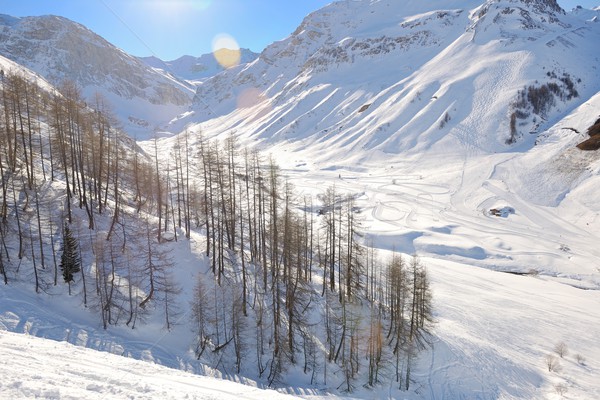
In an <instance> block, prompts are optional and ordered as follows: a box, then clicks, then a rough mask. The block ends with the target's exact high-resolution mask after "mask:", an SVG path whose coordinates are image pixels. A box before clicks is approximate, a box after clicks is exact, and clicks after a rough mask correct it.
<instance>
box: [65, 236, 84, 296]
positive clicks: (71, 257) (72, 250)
mask: <svg viewBox="0 0 600 400" xmlns="http://www.w3.org/2000/svg"><path fill="white" fill-rule="evenodd" d="M60 270H61V272H62V275H63V278H64V280H65V283H67V284H69V295H71V282H73V280H74V279H73V275H74V274H76V273H77V272H79V271H80V270H81V255H80V254H79V246H78V244H77V239H75V237H74V236H73V233H72V232H71V230H70V229H69V226H68V225H67V224H65V229H64V233H63V245H62V256H61V258H60Z"/></svg>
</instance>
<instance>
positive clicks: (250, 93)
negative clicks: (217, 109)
mask: <svg viewBox="0 0 600 400" xmlns="http://www.w3.org/2000/svg"><path fill="white" fill-rule="evenodd" d="M265 99H266V97H265V96H264V95H263V93H262V92H261V91H260V90H258V89H256V88H249V89H244V90H243V91H242V93H240V94H239V96H238V98H237V108H250V107H254V106H255V105H257V104H260V103H262V102H263V101H264V100H265Z"/></svg>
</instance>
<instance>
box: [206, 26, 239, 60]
mask: <svg viewBox="0 0 600 400" xmlns="http://www.w3.org/2000/svg"><path fill="white" fill-rule="evenodd" d="M212 49H213V56H214V57H215V59H216V60H217V62H218V63H219V64H220V65H221V66H222V67H223V68H231V67H235V66H236V65H238V64H239V63H240V60H241V59H242V53H241V51H240V46H239V45H238V43H237V41H236V40H235V39H234V38H233V37H232V36H231V35H227V34H225V33H222V34H220V35H217V36H215V38H214V39H213V42H212Z"/></svg>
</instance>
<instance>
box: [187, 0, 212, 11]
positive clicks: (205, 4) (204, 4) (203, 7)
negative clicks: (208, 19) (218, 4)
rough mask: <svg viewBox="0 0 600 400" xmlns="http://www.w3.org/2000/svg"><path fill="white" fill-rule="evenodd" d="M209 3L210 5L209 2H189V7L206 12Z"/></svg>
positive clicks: (204, 0) (197, 0) (199, 0)
mask: <svg viewBox="0 0 600 400" xmlns="http://www.w3.org/2000/svg"><path fill="white" fill-rule="evenodd" d="M210 3H212V1H211V0H190V5H191V6H192V8H194V9H196V10H198V11H204V10H206V9H207V8H208V7H210Z"/></svg>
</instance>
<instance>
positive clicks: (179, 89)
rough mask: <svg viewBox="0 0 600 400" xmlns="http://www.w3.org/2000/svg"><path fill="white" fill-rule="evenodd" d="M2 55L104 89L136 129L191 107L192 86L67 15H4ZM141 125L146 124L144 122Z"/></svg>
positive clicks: (54, 78) (55, 78) (90, 90)
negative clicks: (151, 65)
mask: <svg viewBox="0 0 600 400" xmlns="http://www.w3.org/2000/svg"><path fill="white" fill-rule="evenodd" d="M0 25H1V26H0V54H1V55H3V56H5V57H7V58H9V59H11V60H13V61H15V62H17V63H19V64H21V65H23V66H26V67H27V68H29V69H31V70H33V71H35V72H37V73H38V74H40V75H42V76H44V77H45V78H46V79H47V80H48V81H50V82H53V83H54V84H55V85H57V84H59V83H61V82H63V81H65V80H70V81H73V82H75V83H76V84H77V85H78V86H79V87H81V89H82V92H83V94H84V96H86V97H87V98H90V99H91V98H93V96H94V94H95V93H101V94H102V95H103V96H105V97H106V98H107V99H108V101H109V103H111V104H112V106H113V107H114V109H115V113H116V114H117V115H118V116H119V117H120V120H121V123H122V124H123V125H124V126H125V127H127V128H128V129H130V130H133V131H136V129H138V128H144V126H141V125H145V127H146V128H145V129H150V130H151V129H152V127H153V126H155V125H157V124H162V123H164V122H165V121H168V120H169V119H170V118H172V117H173V116H174V115H176V114H178V113H180V112H183V111H185V110H187V107H188V106H189V104H190V100H191V97H192V87H191V86H190V85H188V84H186V83H183V82H181V81H177V80H176V79H174V78H173V77H171V76H168V75H167V74H164V73H161V72H158V71H156V70H154V69H152V68H150V67H148V66H146V65H145V64H143V63H142V62H141V61H140V60H138V59H136V58H135V57H133V56H130V55H128V54H126V53H125V52H124V51H122V50H120V49H118V48H117V47H115V46H113V45H112V44H110V43H109V42H107V41H106V40H105V39H103V38H101V37H100V36H98V35H97V34H95V33H93V32H92V31H90V30H89V29H87V28H86V27H84V26H83V25H81V24H78V23H76V22H73V21H71V20H69V19H67V18H64V17H58V16H42V17H22V18H15V17H10V16H2V17H0ZM140 124H141V125H140Z"/></svg>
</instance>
